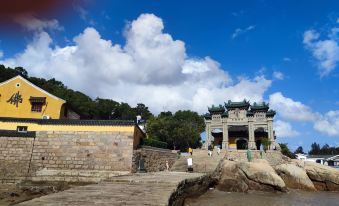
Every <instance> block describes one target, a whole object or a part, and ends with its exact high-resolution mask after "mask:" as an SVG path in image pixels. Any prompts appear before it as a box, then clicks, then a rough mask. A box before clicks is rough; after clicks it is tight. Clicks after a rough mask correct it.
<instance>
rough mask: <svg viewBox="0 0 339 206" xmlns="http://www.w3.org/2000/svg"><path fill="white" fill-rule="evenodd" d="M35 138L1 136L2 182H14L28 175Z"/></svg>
mask: <svg viewBox="0 0 339 206" xmlns="http://www.w3.org/2000/svg"><path fill="white" fill-rule="evenodd" d="M33 142H34V138H27V137H0V182H1V183H14V182H16V181H18V180H22V179H24V178H25V177H26V174H27V172H28V168H29V162H30V158H31V154H32V149H33Z"/></svg>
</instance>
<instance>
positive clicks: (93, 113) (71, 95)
mask: <svg viewBox="0 0 339 206" xmlns="http://www.w3.org/2000/svg"><path fill="white" fill-rule="evenodd" d="M17 75H21V76H23V77H24V78H26V79H27V80H29V81H30V82H32V83H33V84H35V85H37V86H38V87H40V88H42V89H44V90H46V91H48V92H49V93H51V94H53V95H55V96H57V97H60V98H62V99H64V100H66V101H67V105H68V107H70V108H71V109H72V110H74V111H75V112H77V113H78V114H79V115H80V116H81V118H82V119H121V120H134V119H135V117H136V116H137V115H139V114H141V115H142V117H143V118H144V119H148V118H150V117H152V116H153V114H152V113H151V112H150V111H149V110H148V107H146V106H145V105H144V104H142V103H140V104H138V105H137V106H136V107H131V106H130V105H129V104H127V103H124V102H117V101H114V100H112V99H102V98H99V97H98V98H96V99H92V98H91V97H89V96H87V95H86V94H84V93H82V92H79V91H74V90H72V89H70V88H68V87H67V86H66V85H64V84H63V83H62V82H61V81H58V80H56V79H54V78H53V79H49V80H47V79H44V78H39V77H31V76H29V75H28V72H27V71H26V70H25V69H24V68H22V67H16V68H10V67H5V66H4V65H0V82H3V81H6V80H8V79H10V78H12V77H15V76H17ZM112 111H113V113H112Z"/></svg>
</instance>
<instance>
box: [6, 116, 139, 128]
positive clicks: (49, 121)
mask: <svg viewBox="0 0 339 206" xmlns="http://www.w3.org/2000/svg"><path fill="white" fill-rule="evenodd" d="M0 122H21V123H35V124H40V125H84V126H131V125H135V122H134V121H132V120H79V119H30V118H10V117H0Z"/></svg>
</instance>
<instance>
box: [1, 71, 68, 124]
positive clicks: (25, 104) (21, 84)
mask: <svg viewBox="0 0 339 206" xmlns="http://www.w3.org/2000/svg"><path fill="white" fill-rule="evenodd" d="M18 91H19V92H20V94H21V97H22V103H19V104H18V107H16V105H13V104H10V103H9V102H7V101H8V100H9V99H10V98H11V96H12V95H13V94H16V93H17V92H18ZM0 95H1V96H0V117H16V118H37V119H41V118H42V117H43V116H50V117H51V118H52V119H60V118H62V117H61V116H60V114H61V108H62V105H63V104H64V103H65V101H64V100H62V99H59V98H57V97H55V96H53V95H49V94H48V93H47V92H44V91H43V90H42V89H39V88H37V87H36V86H34V85H32V84H31V83H29V82H28V81H27V80H25V79H23V78H22V77H20V76H18V77H16V78H13V79H12V80H10V81H8V82H7V83H6V82H5V83H2V84H0ZM31 96H33V97H46V103H45V105H44V106H43V107H42V111H41V112H32V111H31V102H30V101H29V98H30V97H31Z"/></svg>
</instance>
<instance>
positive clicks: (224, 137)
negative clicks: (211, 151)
mask: <svg viewBox="0 0 339 206" xmlns="http://www.w3.org/2000/svg"><path fill="white" fill-rule="evenodd" d="M222 127H223V128H222V148H223V149H225V150H227V149H228V125H227V123H223V125H222Z"/></svg>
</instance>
